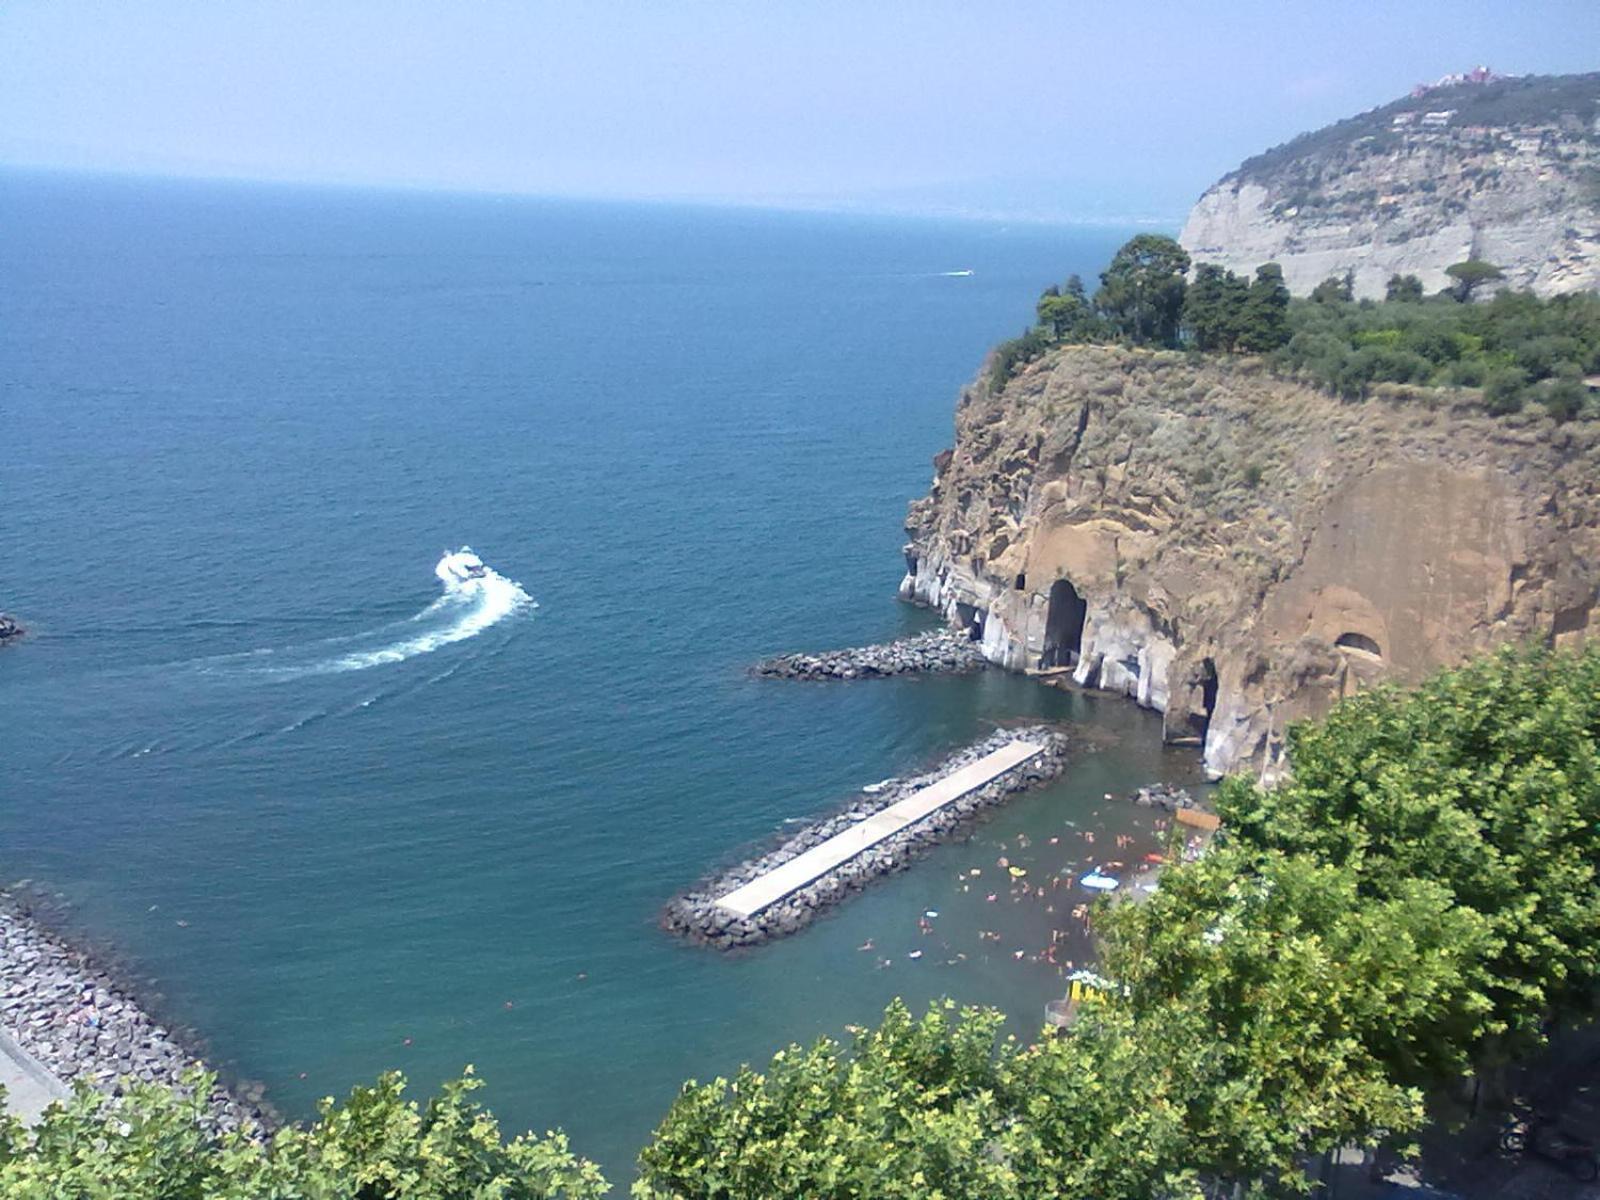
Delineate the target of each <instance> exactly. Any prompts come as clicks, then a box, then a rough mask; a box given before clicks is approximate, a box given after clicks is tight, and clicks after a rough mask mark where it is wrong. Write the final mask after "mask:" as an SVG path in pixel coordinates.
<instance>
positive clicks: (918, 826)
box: [661, 725, 1067, 951]
mask: <svg viewBox="0 0 1600 1200" xmlns="http://www.w3.org/2000/svg"><path fill="white" fill-rule="evenodd" d="M1066 765H1067V739H1066V735H1065V734H1063V733H1062V732H1061V731H1060V730H1059V729H1053V728H1051V727H1050V726H1048V725H1030V726H1027V727H1026V728H1020V729H1016V728H1013V729H1001V730H995V731H994V732H993V733H991V734H990V735H989V736H988V737H985V738H983V739H982V740H981V741H978V742H975V743H973V744H972V745H970V746H967V747H965V748H964V749H961V750H958V751H956V752H955V753H954V754H951V755H950V756H949V757H948V758H946V759H945V760H944V761H943V762H941V763H939V764H938V765H937V766H935V767H933V768H932V769H930V770H927V771H924V772H922V773H920V774H918V775H916V776H914V777H911V778H897V779H890V780H885V781H884V782H883V783H880V784H875V785H873V786H872V787H871V788H863V789H862V790H861V792H860V794H859V795H857V796H856V797H855V798H854V799H853V800H850V801H848V802H846V803H845V804H844V805H842V806H841V807H839V808H836V809H835V810H834V811H833V812H831V813H829V814H827V815H824V816H822V817H819V818H818V819H817V820H815V821H812V822H810V823H808V824H807V825H805V826H803V827H802V828H800V829H796V830H786V831H785V832H784V837H783V840H782V841H781V842H778V843H777V844H776V845H770V847H769V848H768V849H766V850H764V851H760V852H758V853H757V854H755V855H754V856H753V857H750V858H747V859H745V860H744V861H743V862H740V863H737V864H735V865H733V866H730V867H727V868H725V869H723V870H721V871H718V872H717V873H716V874H714V875H711V876H708V877H706V878H704V879H702V880H701V881H700V882H699V883H697V884H695V885H694V886H693V887H691V888H689V889H688V890H687V891H684V892H680V893H679V894H678V895H677V896H674V897H673V898H672V899H671V900H669V901H668V902H667V903H666V904H665V905H664V906H663V908H662V910H661V927H662V928H663V929H665V930H667V931H668V932H669V933H675V934H679V935H681V936H683V937H686V938H688V939H689V940H690V941H692V942H696V943H698V944H700V945H702V946H709V947H711V948H712V949H714V950H730V951H733V950H747V949H750V948H751V947H753V946H759V945H761V944H762V943H763V942H768V941H771V940H772V939H773V938H780V937H787V936H789V935H790V934H793V933H798V932H799V931H800V930H802V929H804V928H805V927H806V926H807V925H809V924H811V922H812V921H814V920H816V919H817V917H819V916H820V915H821V914H822V913H824V912H826V911H827V910H828V909H830V908H831V907H833V906H834V905H835V904H839V903H841V902H842V901H844V900H846V899H848V898H849V897H850V896H852V895H854V894H855V893H857V892H859V891H861V890H862V889H863V888H866V887H869V886H871V884H872V883H873V882H874V881H875V880H878V879H882V878H883V877H884V876H886V875H890V874H893V873H894V872H896V871H901V870H904V869H905V868H906V867H908V866H910V865H911V862H912V860H914V859H915V858H916V857H917V856H918V855H921V854H925V853H927V852H928V851H929V850H931V849H933V847H935V846H937V845H938V844H939V843H940V842H943V841H945V840H947V839H949V838H952V837H960V836H962V834H963V831H965V830H968V829H970V828H971V826H972V823H973V822H974V821H977V820H980V819H981V817H982V814H983V813H984V812H985V811H987V810H989V809H992V808H994V807H995V806H997V805H1000V804H1003V803H1005V801H1006V800H1007V799H1008V798H1009V797H1011V796H1015V795H1017V794H1018V793H1020V792H1025V791H1027V790H1029V789H1030V788H1035V787H1040V786H1043V785H1044V784H1046V783H1048V782H1049V781H1050V780H1052V779H1054V778H1056V777H1057V776H1058V775H1060V774H1061V772H1062V771H1063V770H1065V769H1066Z"/></svg>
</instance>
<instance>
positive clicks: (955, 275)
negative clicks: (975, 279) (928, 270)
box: [939, 271, 972, 279]
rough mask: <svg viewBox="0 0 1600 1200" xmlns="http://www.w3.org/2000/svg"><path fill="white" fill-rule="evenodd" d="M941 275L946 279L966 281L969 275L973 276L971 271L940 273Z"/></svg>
mask: <svg viewBox="0 0 1600 1200" xmlns="http://www.w3.org/2000/svg"><path fill="white" fill-rule="evenodd" d="M939 274H941V275H943V276H944V277H945V278H946V279H965V278H966V277H967V276H968V275H971V274H972V272H971V271H940V272H939Z"/></svg>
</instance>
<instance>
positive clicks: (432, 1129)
mask: <svg viewBox="0 0 1600 1200" xmlns="http://www.w3.org/2000/svg"><path fill="white" fill-rule="evenodd" d="M188 1084H189V1095H188V1096H187V1097H184V1096H179V1095H176V1094H174V1093H173V1092H171V1091H170V1090H168V1089H167V1088H164V1087H160V1086H157V1085H139V1086H136V1087H134V1088H132V1089H131V1090H130V1092H129V1093H128V1095H126V1096H125V1097H123V1098H121V1099H120V1100H112V1099H110V1098H109V1097H107V1096H104V1095H102V1094H99V1093H96V1092H93V1091H91V1090H89V1089H88V1088H86V1087H84V1088H80V1089H79V1090H78V1091H77V1092H76V1094H75V1095H74V1096H73V1098H72V1100H71V1101H69V1102H68V1103H67V1104H65V1105H57V1106H54V1107H52V1108H51V1109H49V1110H47V1111H46V1114H45V1116H44V1118H43V1119H42V1120H41V1122H40V1124H39V1125H38V1126H37V1127H36V1128H35V1129H33V1130H31V1131H30V1130H27V1129H24V1128H23V1126H22V1125H21V1123H20V1122H18V1121H16V1120H14V1119H9V1118H6V1117H3V1116H0V1196H3V1197H5V1200H79V1198H81V1200H592V1198H594V1197H598V1196H600V1195H602V1194H603V1193H604V1192H605V1191H606V1183H605V1180H604V1179H602V1178H601V1175H600V1171H599V1169H598V1168H597V1167H596V1166H595V1165H594V1164H593V1163H590V1162H587V1161H586V1160H584V1159H582V1158H579V1157H578V1156H576V1155H575V1154H573V1153H572V1152H571V1150H570V1149H568V1146H567V1139H566V1137H565V1136H564V1135H562V1134H560V1133H552V1134H549V1135H547V1136H546V1137H544V1138H536V1137H532V1136H528V1135H524V1136H521V1137H518V1138H515V1139H513V1140H512V1141H510V1142H505V1141H502V1140H501V1137H500V1129H499V1126H498V1125H496V1123H495V1120H494V1118H493V1116H491V1115H490V1114H489V1112H488V1111H487V1110H486V1109H484V1108H483V1107H482V1106H481V1105H479V1104H477V1103H475V1102H473V1101H472V1099H471V1092H472V1091H473V1090H474V1089H476V1088H477V1087H479V1086H481V1085H480V1082H479V1081H478V1080H476V1079H474V1078H472V1077H471V1071H470V1069H469V1071H468V1074H467V1077H465V1078H463V1079H460V1080H457V1081H456V1082H454V1083H448V1084H446V1085H445V1086H444V1087H443V1088H442V1089H441V1090H440V1092H439V1095H438V1096H436V1097H435V1098H434V1099H432V1100H430V1101H429V1102H428V1104H427V1105H426V1106H425V1107H419V1106H418V1105H417V1104H416V1103H415V1102H411V1101H407V1100H406V1099H405V1098H404V1091H405V1082H404V1080H403V1079H402V1078H401V1077H400V1075H399V1074H398V1073H391V1074H386V1075H383V1076H382V1077H380V1078H379V1080H378V1082H377V1084H376V1086H374V1087H370V1088H356V1089H354V1090H353V1091H352V1092H351V1093H350V1096H349V1098H348V1099H347V1100H346V1101H345V1102H344V1103H343V1104H342V1105H336V1104H335V1103H334V1102H333V1101H332V1100H326V1101H324V1102H323V1104H322V1107H321V1111H320V1114H319V1117H318V1119H317V1120H316V1121H315V1122H314V1123H313V1124H311V1125H310V1126H307V1127H304V1128H300V1127H295V1126H290V1127H287V1128H285V1129H282V1130H280V1131H279V1132H278V1133H277V1134H276V1135H274V1136H273V1137H272V1138H271V1140H270V1141H266V1142H261V1141H255V1140H252V1139H251V1138H249V1137H247V1136H246V1135H244V1134H243V1133H238V1132H235V1133H231V1134H225V1135H221V1136H218V1135H216V1134H213V1133H211V1132H209V1131H208V1128H207V1121H206V1104H205V1100H204V1097H205V1096H206V1095H207V1094H208V1093H209V1091H210V1080H209V1079H208V1077H206V1076H203V1075H199V1074H196V1075H195V1076H194V1077H193V1078H192V1079H190V1080H189V1081H188Z"/></svg>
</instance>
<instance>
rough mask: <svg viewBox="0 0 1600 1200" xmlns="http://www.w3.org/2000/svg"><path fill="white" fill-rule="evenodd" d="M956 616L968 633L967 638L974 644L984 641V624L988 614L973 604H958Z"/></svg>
mask: <svg viewBox="0 0 1600 1200" xmlns="http://www.w3.org/2000/svg"><path fill="white" fill-rule="evenodd" d="M956 616H957V617H958V618H959V619H960V621H961V627H962V628H963V629H965V630H966V631H967V637H968V638H969V639H971V640H972V641H974V642H981V641H983V623H984V617H985V616H987V614H986V613H983V612H980V611H979V610H978V609H977V608H976V607H975V606H973V605H971V604H962V603H960V602H959V601H958V602H957V604H956Z"/></svg>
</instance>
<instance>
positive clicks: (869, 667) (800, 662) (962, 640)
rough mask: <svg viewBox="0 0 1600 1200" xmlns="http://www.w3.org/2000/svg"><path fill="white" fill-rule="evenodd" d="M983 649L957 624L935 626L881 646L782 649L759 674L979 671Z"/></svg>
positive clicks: (869, 675) (820, 676) (828, 676)
mask: <svg viewBox="0 0 1600 1200" xmlns="http://www.w3.org/2000/svg"><path fill="white" fill-rule="evenodd" d="M985 662H986V660H985V659H984V657H983V650H982V648H981V647H979V646H978V644H977V643H976V642H974V641H973V640H972V639H971V638H970V637H968V636H967V635H966V634H965V633H962V632H960V631H959V630H955V629H930V630H929V631H928V632H926V633H919V634H917V635H915V636H914V637H908V638H901V639H899V640H898V641H894V642H885V643H883V644H881V645H877V646H857V647H855V648H853V649H849V650H829V651H826V652H824V653H821V654H780V655H779V656H778V657H776V658H768V659H764V660H763V661H761V662H759V663H757V664H756V666H755V668H754V670H755V673H756V674H757V675H763V676H766V677H768V678H772V679H873V678H878V677H881V676H887V675H909V674H915V673H921V674H932V673H935V672H951V671H975V670H977V669H978V668H979V667H982V666H984V665H985Z"/></svg>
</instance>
